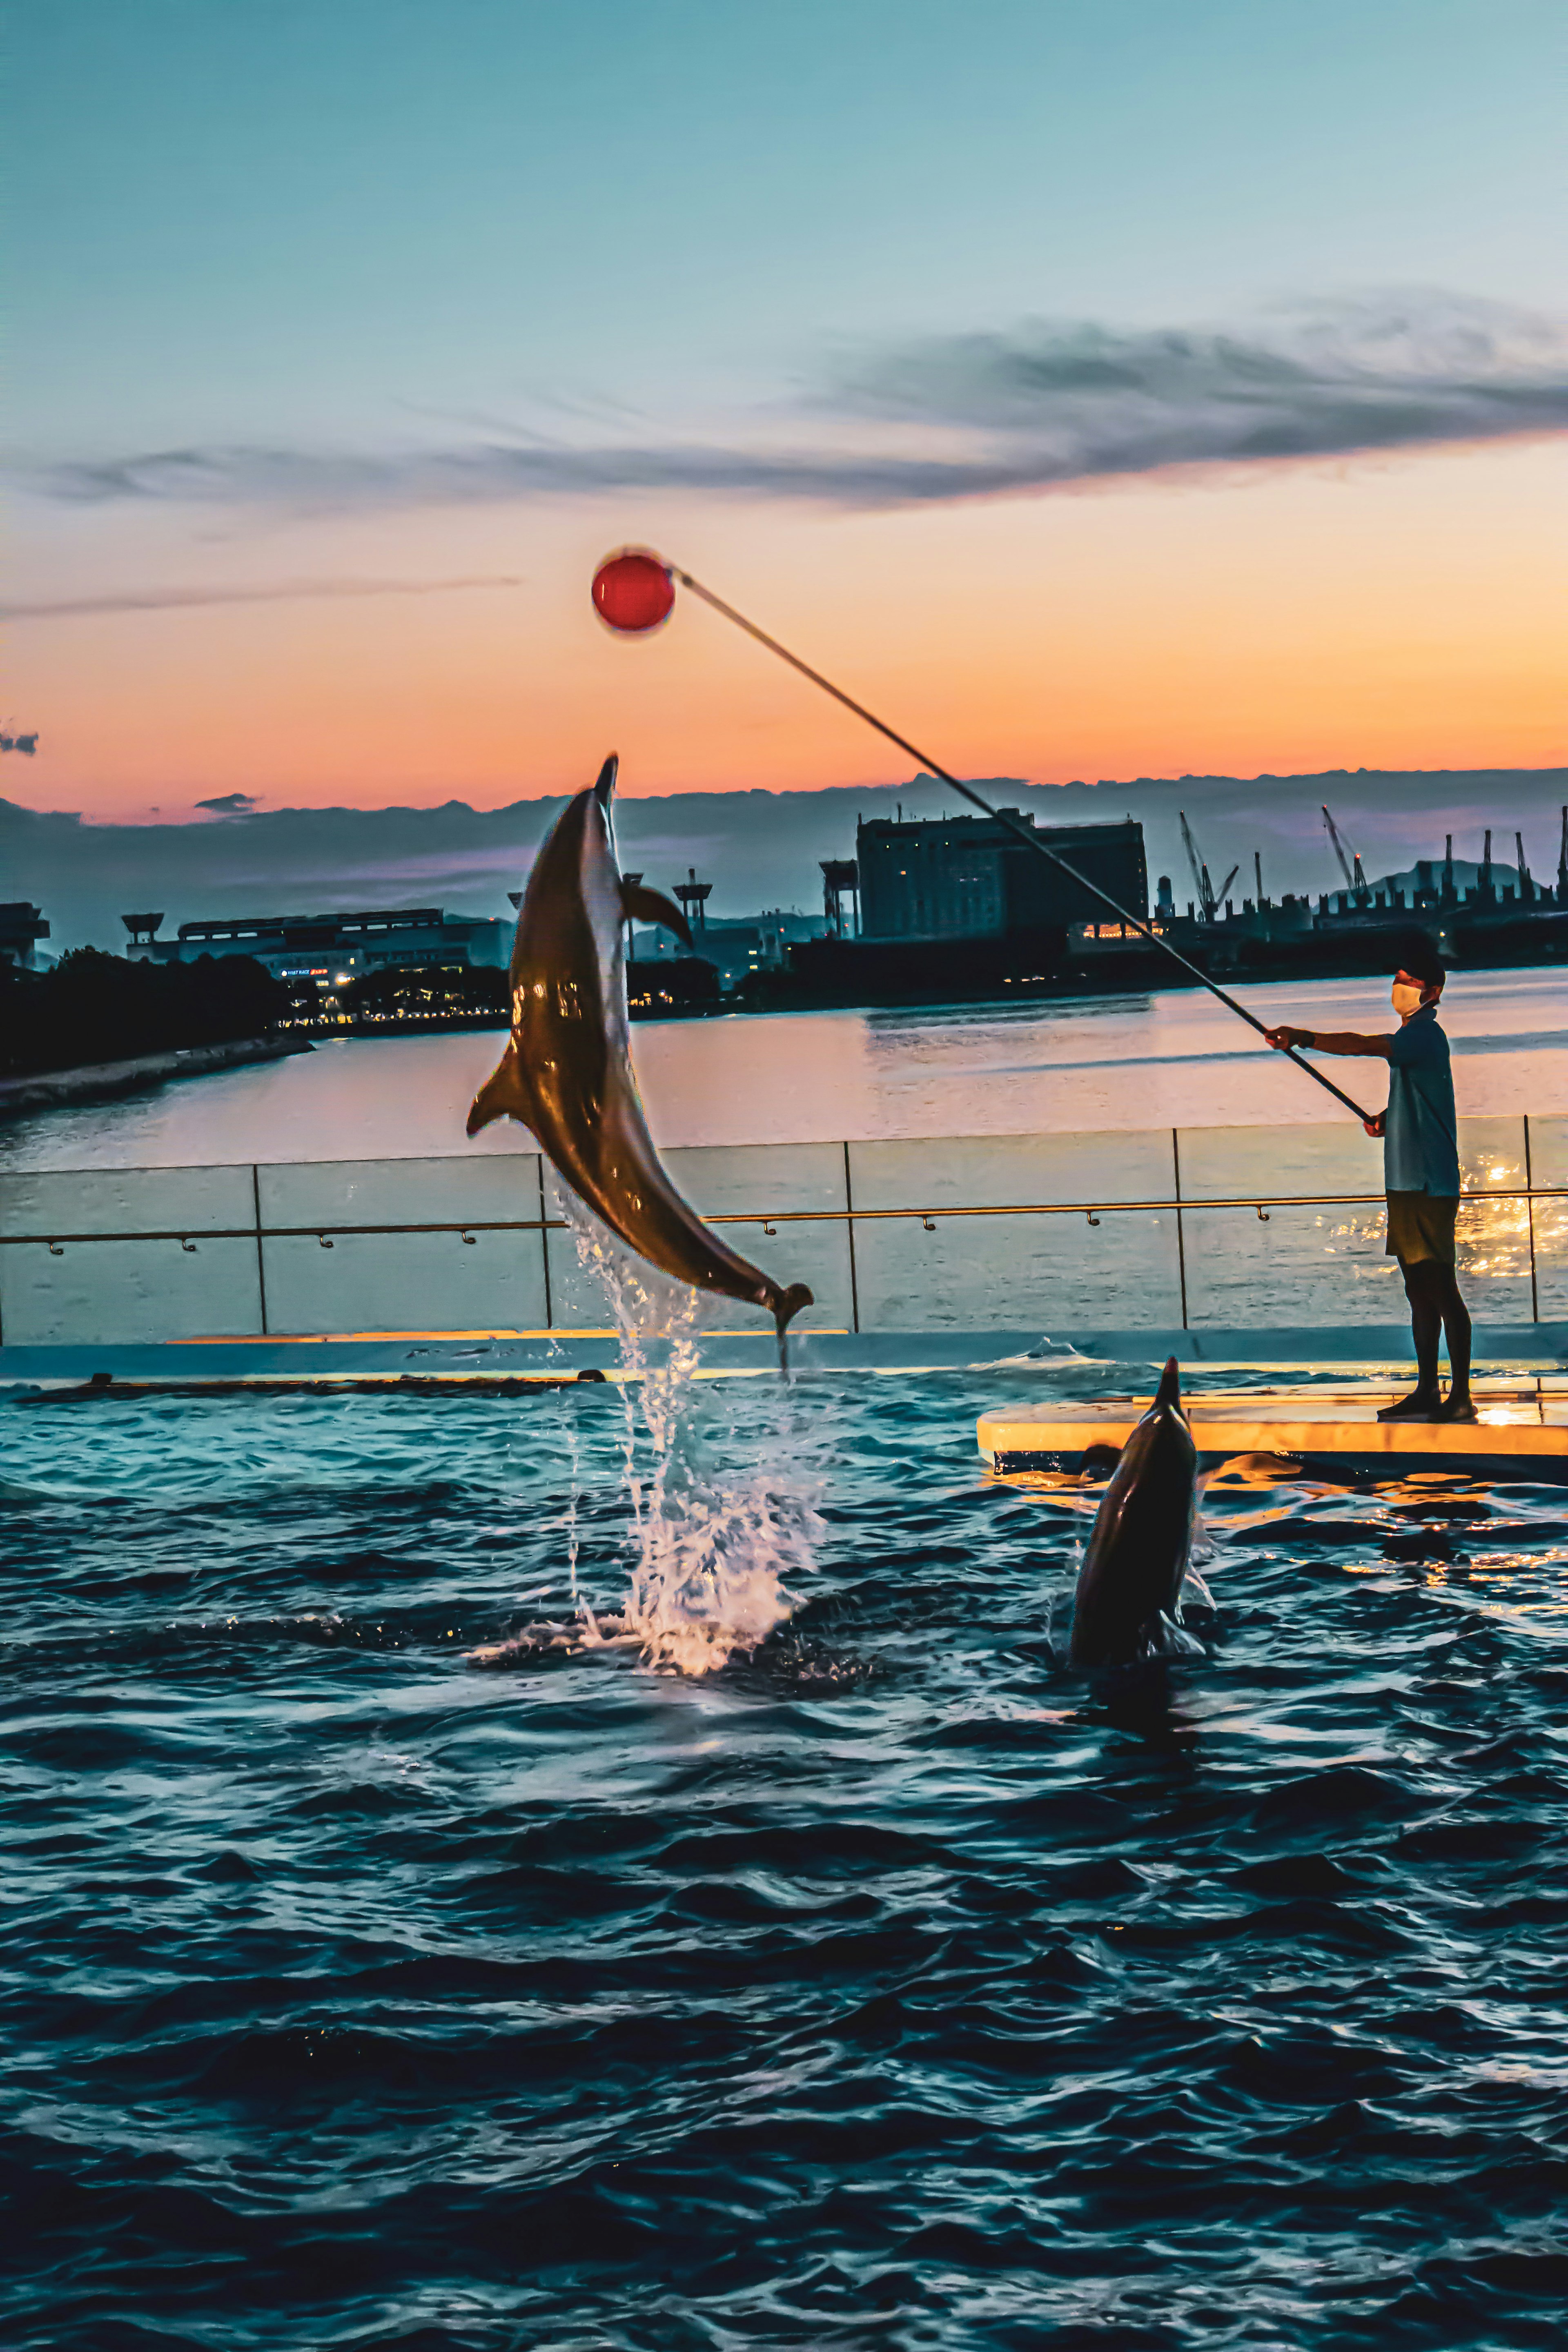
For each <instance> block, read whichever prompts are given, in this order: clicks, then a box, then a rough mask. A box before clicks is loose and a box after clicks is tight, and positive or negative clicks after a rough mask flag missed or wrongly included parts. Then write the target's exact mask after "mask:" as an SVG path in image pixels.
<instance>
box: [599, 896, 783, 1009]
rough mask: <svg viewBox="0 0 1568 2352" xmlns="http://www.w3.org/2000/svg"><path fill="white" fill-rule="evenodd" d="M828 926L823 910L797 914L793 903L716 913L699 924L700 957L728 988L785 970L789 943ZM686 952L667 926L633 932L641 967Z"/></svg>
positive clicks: (635, 953)
mask: <svg viewBox="0 0 1568 2352" xmlns="http://www.w3.org/2000/svg"><path fill="white" fill-rule="evenodd" d="M825 929H826V919H825V918H824V917H822V916H821V915H797V914H796V913H795V911H794V909H793V908H790V909H789V910H787V911H786V910H785V909H784V908H782V907H770V908H766V909H764V911H763V913H762V914H760V915H747V916H742V917H731V916H719V915H716V916H714V917H713V918H712V919H710V921H709V922H707V923H705V924H704V925H703V926H702V931H701V940H702V950H701V952H702V956H703V959H704V960H705V961H707V962H708V963H710V964H711V965H712V966H713V968H714V970H715V971H717V972H718V975H719V980H720V983H721V986H722V987H723V989H724V990H725V991H726V992H729V991H731V990H732V989H736V988H738V987H739V986H740V985H741V982H742V981H743V980H745V979H747V978H748V977H749V976H750V975H751V974H752V972H759V971H761V972H774V971H784V969H785V968H786V967H787V964H788V961H789V950H790V949H791V947H792V946H794V945H795V944H797V943H798V942H799V941H801V940H815V939H820V938H821V937H822V934H823V932H824V930H825ZM684 954H685V950H684V949H682V948H681V947H680V946H679V943H678V942H677V941H676V940H673V939H672V938H671V937H670V935H669V933H668V931H662V930H646V931H645V930H637V931H634V932H633V933H632V956H633V957H634V958H635V960H636V961H637V964H638V965H639V967H641V966H646V965H648V964H653V963H658V964H669V963H673V962H675V961H678V960H679V958H681V957H682V956H683V955H684Z"/></svg>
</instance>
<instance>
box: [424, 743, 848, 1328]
mask: <svg viewBox="0 0 1568 2352" xmlns="http://www.w3.org/2000/svg"><path fill="white" fill-rule="evenodd" d="M615 789H616V759H615V756H614V754H612V755H611V757H610V758H609V759H607V760H606V761H605V764H604V766H603V768H601V770H600V771H599V780H598V782H597V783H595V785H594V787H593V789H592V790H591V791H590V792H584V793H578V794H577V796H576V798H575V799H574V800H573V801H571V802H569V803H568V804H567V806H566V807H565V809H564V810H563V812H562V814H561V815H560V817H559V818H558V819H557V820H556V822H555V824H554V825H553V826H552V829H551V832H550V834H549V835H548V837H547V839H546V840H545V842H544V845H543V846H542V849H541V850H540V853H539V856H537V857H536V858H535V860H534V863H533V870H532V872H531V874H530V876H529V877H528V887H527V888H526V890H525V891H524V892H523V896H522V904H521V908H519V910H518V918H517V937H516V940H515V941H514V943H513V946H512V951H511V1044H510V1045H509V1046H508V1047H507V1050H506V1052H505V1054H504V1055H502V1057H501V1061H500V1066H499V1068H498V1069H497V1070H496V1071H495V1073H494V1075H493V1076H491V1077H489V1078H488V1079H487V1080H486V1082H485V1084H484V1085H483V1086H482V1087H480V1088H479V1093H478V1094H477V1095H476V1096H475V1097H474V1100H473V1106H472V1108H471V1109H470V1110H469V1112H468V1133H469V1134H470V1135H477V1134H478V1133H479V1129H480V1128H481V1127H488V1126H489V1123H490V1121H491V1120H492V1119H496V1118H503V1117H505V1118H515V1119H521V1122H522V1124H523V1126H525V1127H526V1128H528V1129H531V1132H532V1134H533V1136H534V1138H535V1139H536V1141H537V1142H538V1144H539V1146H540V1149H541V1150H542V1151H543V1153H544V1155H545V1158H546V1159H547V1160H549V1161H550V1163H551V1165H552V1167H553V1168H554V1169H555V1170H556V1171H557V1173H558V1174H560V1175H561V1176H562V1177H563V1178H564V1179H565V1181H566V1182H567V1183H568V1184H569V1185H570V1186H571V1187H572V1190H573V1191H574V1192H575V1193H576V1194H577V1195H578V1197H579V1198H580V1199H581V1200H584V1201H585V1202H587V1204H588V1206H589V1208H591V1209H592V1210H594V1211H595V1213H596V1214H597V1215H598V1216H600V1217H602V1218H603V1220H604V1222H605V1224H606V1225H608V1226H609V1228H610V1230H611V1232H612V1233H616V1234H619V1235H620V1237H621V1239H622V1241H624V1242H625V1243H626V1245H627V1247H628V1248H629V1249H633V1250H635V1251H636V1252H637V1255H638V1256H639V1257H642V1258H646V1259H647V1262H648V1264H649V1265H656V1266H658V1268H659V1270H660V1272H661V1273H664V1274H669V1275H673V1276H675V1278H676V1280H677V1281H678V1282H688V1283H690V1284H692V1285H693V1286H695V1287H696V1288H697V1289H699V1290H716V1291H719V1292H721V1294H722V1296H723V1297H726V1298H737V1299H742V1300H744V1301H745V1302H746V1304H747V1305H748V1306H756V1307H767V1308H768V1310H769V1312H770V1313H771V1314H772V1316H773V1321H774V1323H775V1325H776V1326H777V1328H778V1335H779V1351H780V1356H781V1358H782V1356H783V1352H784V1329H785V1327H786V1326H787V1324H788V1323H789V1321H790V1318H792V1316H795V1315H798V1314H799V1312H800V1310H801V1308H802V1307H809V1306H810V1305H811V1304H812V1295H811V1292H810V1291H809V1290H808V1289H807V1288H806V1286H805V1283H803V1282H796V1283H792V1284H791V1285H790V1286H789V1287H788V1289H784V1288H783V1287H781V1286H780V1285H779V1284H778V1283H776V1282H775V1281H774V1280H773V1277H772V1276H771V1275H766V1274H763V1272H762V1271H761V1269H760V1268H759V1267H757V1266H754V1265H751V1264H750V1263H749V1262H748V1261H747V1260H746V1259H745V1258H743V1257H742V1256H740V1255H738V1253H737V1252H736V1251H734V1250H732V1249H731V1247H730V1245H729V1244H728V1243H727V1242H724V1241H721V1239H720V1237H719V1235H718V1234H715V1233H712V1232H710V1229H709V1228H708V1226H706V1225H705V1224H704V1223H702V1220H701V1218H700V1216H699V1215H698V1214H697V1212H696V1211H695V1209H693V1208H692V1207H691V1206H690V1205H689V1202H686V1201H683V1200H682V1199H681V1196H680V1194H679V1192H677V1191H676V1189H675V1186H674V1185H673V1184H672V1183H671V1181H670V1180H669V1177H668V1174H667V1173H666V1171H665V1169H664V1167H663V1166H662V1164H661V1162H660V1160H659V1157H658V1151H657V1150H655V1148H654V1141H653V1138H652V1136H651V1135H650V1134H649V1133H648V1130H647V1119H646V1118H644V1116H643V1107H642V1104H641V1101H640V1100H639V1098H638V1096H637V1081H636V1079H635V1078H634V1077H633V1076H632V1065H631V1046H630V1035H629V1030H628V1024H627V1017H626V965H625V961H624V953H623V948H622V933H623V929H624V926H625V925H626V921H627V920H628V919H630V918H631V917H633V916H636V917H639V918H640V919H642V920H643V921H644V922H654V923H661V924H663V925H664V926H665V927H666V928H667V929H669V930H672V931H674V932H675V933H676V934H677V936H678V937H679V939H680V940H681V941H682V943H683V944H684V945H685V946H686V947H688V948H689V947H690V946H691V944H692V941H691V933H690V931H689V929H688V928H687V923H686V918H685V916H684V915H683V914H682V913H681V912H680V910H679V908H678V907H674V906H672V905H671V904H670V902H669V900H668V898H663V897H661V896H660V894H659V893H658V891H657V890H647V889H644V888H643V887H641V886H640V885H632V884H628V883H626V882H623V881H622V879H621V873H620V868H619V866H617V864H616V847H615V839H614V836H613V835H612V833H611V830H610V804H611V801H612V798H613V795H614V793H615Z"/></svg>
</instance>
